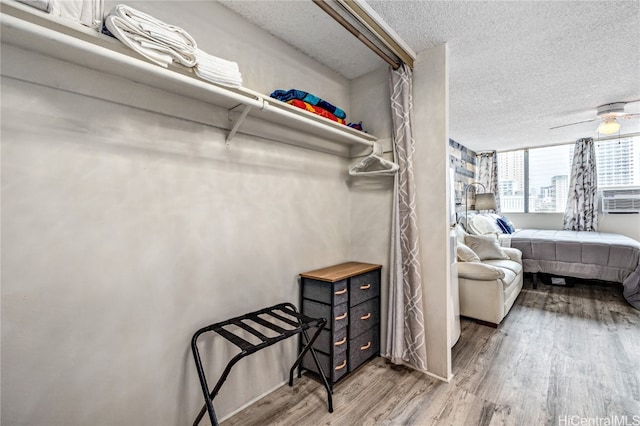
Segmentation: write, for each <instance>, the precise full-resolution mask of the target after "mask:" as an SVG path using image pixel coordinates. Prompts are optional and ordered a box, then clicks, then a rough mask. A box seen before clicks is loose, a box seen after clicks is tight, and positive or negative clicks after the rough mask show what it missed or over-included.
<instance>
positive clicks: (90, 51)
mask: <svg viewBox="0 0 640 426" xmlns="http://www.w3.org/2000/svg"><path fill="white" fill-rule="evenodd" d="M0 23H1V25H2V27H3V30H4V29H15V30H16V31H18V32H21V33H22V34H27V35H32V36H35V37H37V38H39V39H44V40H52V41H54V42H57V43H60V44H63V45H66V46H70V47H72V48H73V49H77V50H78V51H80V52H83V53H86V54H87V55H89V56H91V55H98V56H100V57H102V58H105V59H107V60H109V61H112V62H114V63H117V64H119V65H125V66H128V67H131V68H134V69H136V71H141V72H143V73H146V74H149V75H153V76H155V77H160V78H162V79H167V80H170V81H173V82H176V83H179V84H182V85H185V86H190V87H194V88H197V89H199V90H203V91H204V92H207V93H211V94H214V95H216V96H220V97H223V98H226V99H229V100H232V101H234V102H238V104H243V105H247V106H250V107H252V108H251V110H252V111H256V113H255V115H258V114H259V113H258V111H268V112H270V113H273V114H276V115H279V116H281V117H284V118H286V119H289V120H292V121H293V122H294V123H295V122H301V123H303V124H305V125H308V126H311V127H313V128H316V129H320V130H322V132H328V133H332V134H335V135H339V136H340V137H341V138H346V139H349V140H350V141H351V142H355V143H358V144H361V145H365V146H370V147H372V146H373V142H371V141H368V140H365V139H362V138H361V137H359V136H357V135H353V134H351V133H349V132H348V131H345V130H346V129H345V130H342V129H338V128H335V127H333V126H332V125H331V124H325V123H323V122H321V121H319V120H323V119H322V118H320V117H318V120H316V119H314V118H309V117H306V116H305V115H303V114H297V113H294V112H292V111H288V110H286V109H284V108H282V107H280V106H278V105H277V103H276V102H277V101H276V102H274V100H273V99H271V98H270V97H266V96H265V95H262V94H260V93H258V92H253V91H250V90H245V91H246V92H247V93H250V95H251V96H252V97H255V99H254V98H252V97H249V96H248V95H244V94H240V93H236V92H233V91H231V90H228V89H225V88H221V87H218V86H216V85H214V84H211V83H207V82H205V81H202V80H199V79H197V78H195V77H191V76H187V75H183V74H180V73H179V72H175V71H171V70H168V69H166V68H162V67H159V66H158V65H155V64H151V63H149V62H146V61H144V60H142V59H138V58H134V57H131V56H128V55H126V54H123V53H120V52H116V51H114V50H110V49H109V48H106V47H103V46H99V45H97V44H94V43H91V42H88V41H85V40H82V39H79V38H76V37H73V36H71V35H68V34H64V33H61V32H59V31H55V30H52V29H49V28H47V27H43V26H41V25H38V24H34V23H32V22H29V21H25V20H23V19H19V18H16V17H13V16H11V15H7V14H5V13H2V14H0ZM80 63H81V64H82V65H84V66H87V65H86V63H85V62H80ZM141 75H142V74H141ZM243 89H244V88H243ZM239 125H240V124H238V123H236V125H234V127H237V126H239ZM236 130H237V128H236Z"/></svg>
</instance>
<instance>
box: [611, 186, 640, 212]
mask: <svg viewBox="0 0 640 426" xmlns="http://www.w3.org/2000/svg"><path fill="white" fill-rule="evenodd" d="M602 212H603V213H604V214H608V213H640V186H632V187H618V188H607V189H603V190H602Z"/></svg>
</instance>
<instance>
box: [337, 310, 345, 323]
mask: <svg viewBox="0 0 640 426" xmlns="http://www.w3.org/2000/svg"><path fill="white" fill-rule="evenodd" d="M346 317H347V313H346V312H345V313H344V314H342V315H338V316H337V317H336V321H340V320H343V319H345V318H346Z"/></svg>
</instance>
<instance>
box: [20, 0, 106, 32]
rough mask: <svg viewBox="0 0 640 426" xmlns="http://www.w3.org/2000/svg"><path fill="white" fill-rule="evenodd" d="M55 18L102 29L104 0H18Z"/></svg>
mask: <svg viewBox="0 0 640 426" xmlns="http://www.w3.org/2000/svg"><path fill="white" fill-rule="evenodd" d="M18 1H19V2H20V3H24V4H26V5H29V6H31V7H34V8H36V9H39V10H41V11H43V12H46V13H50V14H52V15H54V16H60V17H61V18H64V19H67V20H71V21H75V22H79V23H81V24H82V25H85V26H87V27H91V28H94V29H96V30H99V29H100V26H101V24H102V13H103V2H102V0H18Z"/></svg>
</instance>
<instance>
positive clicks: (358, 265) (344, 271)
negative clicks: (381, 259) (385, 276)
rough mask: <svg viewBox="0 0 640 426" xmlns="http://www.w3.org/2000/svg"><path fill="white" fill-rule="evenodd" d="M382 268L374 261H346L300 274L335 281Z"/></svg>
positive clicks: (315, 278)
mask: <svg viewBox="0 0 640 426" xmlns="http://www.w3.org/2000/svg"><path fill="white" fill-rule="evenodd" d="M380 268H382V265H375V264H373V263H362V262H346V263H341V264H340V265H334V266H329V267H328V268H322V269H316V270H315V271H309V272H303V273H302V274H300V276H301V277H304V278H311V279H314V280H320V281H328V282H330V283H334V282H336V281H340V280H344V279H346V278H349V277H353V276H354V275H360V274H364V273H365V272H370V271H375V270H376V269H380Z"/></svg>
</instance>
